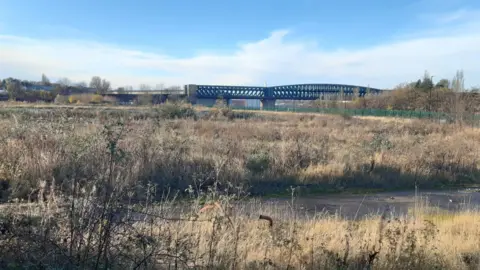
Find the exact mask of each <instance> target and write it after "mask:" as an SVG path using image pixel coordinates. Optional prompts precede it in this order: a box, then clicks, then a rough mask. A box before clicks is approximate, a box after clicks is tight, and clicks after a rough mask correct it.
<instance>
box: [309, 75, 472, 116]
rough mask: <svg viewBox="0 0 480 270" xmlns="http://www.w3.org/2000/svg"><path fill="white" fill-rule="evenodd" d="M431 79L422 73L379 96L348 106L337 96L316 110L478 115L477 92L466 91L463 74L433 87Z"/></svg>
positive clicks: (369, 95)
mask: <svg viewBox="0 0 480 270" xmlns="http://www.w3.org/2000/svg"><path fill="white" fill-rule="evenodd" d="M432 77H433V76H430V74H429V73H428V72H425V74H424V76H423V78H421V79H418V80H417V81H413V82H410V83H405V84H401V85H399V86H397V87H395V88H394V89H391V90H390V91H386V92H384V93H383V94H381V95H371V94H367V95H366V96H365V97H355V98H353V100H352V101H351V102H346V103H345V102H340V100H344V98H343V97H342V96H341V95H340V96H339V97H338V98H337V99H335V98H334V99H333V100H317V101H315V102H314V106H316V107H335V108H349V109H382V110H408V111H431V112H444V113H452V114H462V113H468V114H474V113H479V112H480V91H479V88H475V87H473V88H470V89H466V88H465V86H464V81H465V79H464V74H463V71H461V70H460V71H457V72H456V74H455V76H454V77H453V79H451V80H448V79H441V80H439V81H438V82H436V83H434V81H433V80H432Z"/></svg>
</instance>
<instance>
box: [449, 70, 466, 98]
mask: <svg viewBox="0 0 480 270" xmlns="http://www.w3.org/2000/svg"><path fill="white" fill-rule="evenodd" d="M452 90H453V91H454V92H457V93H460V92H464V91H465V78H464V77H463V70H457V73H456V74H455V76H454V77H453V80H452Z"/></svg>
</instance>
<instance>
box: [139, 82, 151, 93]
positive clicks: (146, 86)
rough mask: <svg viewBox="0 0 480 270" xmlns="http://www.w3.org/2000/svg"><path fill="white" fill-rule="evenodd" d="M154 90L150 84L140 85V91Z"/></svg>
mask: <svg viewBox="0 0 480 270" xmlns="http://www.w3.org/2000/svg"><path fill="white" fill-rule="evenodd" d="M150 90H152V87H151V86H150V85H148V84H143V83H142V84H140V91H150Z"/></svg>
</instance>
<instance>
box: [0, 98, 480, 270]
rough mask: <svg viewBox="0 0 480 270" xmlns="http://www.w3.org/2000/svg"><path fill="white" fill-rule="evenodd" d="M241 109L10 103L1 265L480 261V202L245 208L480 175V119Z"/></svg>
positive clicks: (5, 123)
mask: <svg viewBox="0 0 480 270" xmlns="http://www.w3.org/2000/svg"><path fill="white" fill-rule="evenodd" d="M243 116H245V115H236V114H235V112H233V111H231V110H230V109H228V108H227V107H225V106H222V104H218V106H217V107H216V108H214V109H213V110H211V111H208V112H207V113H206V114H204V115H200V113H199V112H198V111H195V110H193V109H192V108H191V107H190V106H187V105H184V104H165V105H161V106H156V107H151V108H148V107H144V108H141V109H140V108H138V109H135V110H133V109H128V110H127V109H121V108H114V107H111V108H107V107H93V106H92V107H87V108H83V107H67V108H62V107H50V108H44V109H39V108H8V107H6V108H2V109H1V110H0V127H1V129H0V166H1V167H0V187H1V193H0V195H1V196H2V197H1V199H2V201H3V202H4V204H3V205H2V211H1V214H0V252H2V259H1V261H0V268H2V269H18V268H22V267H23V268H41V269H54V268H55V269H59V268H60V269H100V268H101V269H107V268H108V269H167V268H174V269H185V268H196V269H198V268H202V269H278V268H282V269H283V268H288V269H300V268H307V269H338V268H342V269H364V268H365V267H371V269H391V268H392V267H394V268H396V269H439V268H440V269H462V268H464V269H468V268H469V267H476V266H477V265H478V261H479V259H478V258H479V257H478V256H479V255H478V254H480V250H479V249H478V245H477V244H476V242H475V241H474V240H473V239H477V240H478V236H480V233H479V232H478V230H477V229H476V228H477V227H478V228H480V226H475V224H477V223H478V221H479V220H480V219H479V218H478V217H480V215H478V214H476V213H467V214H463V215H459V216H455V217H453V218H452V219H447V221H445V220H441V221H439V220H435V219H433V221H422V220H423V219H422V217H423V216H421V215H419V214H418V212H416V213H417V215H416V216H415V217H403V218H400V219H395V218H390V217H389V216H387V215H384V216H383V217H378V218H369V219H367V220H362V221H346V220H342V219H339V218H332V217H327V216H316V217H314V218H310V219H304V218H299V217H297V215H296V211H298V209H293V208H292V209H291V212H288V213H283V215H279V211H275V209H266V208H262V206H260V205H258V206H256V207H253V208H249V209H242V205H241V204H238V203H237V201H238V200H241V199H242V198H245V196H247V195H259V194H271V193H275V192H283V191H285V190H286V189H288V188H290V187H292V186H299V187H306V190H308V189H309V188H312V189H315V190H317V191H318V190H345V189H349V188H359V187H361V188H372V189H373V188H381V189H382V188H383V189H394V188H414V187H415V186H417V187H419V188H432V187H441V186H447V185H449V186H452V185H464V184H473V183H478V179H479V175H480V174H479V172H478V169H479V168H478V155H477V153H478V150H479V149H480V135H479V134H480V133H478V131H477V130H476V129H472V128H465V127H460V126H458V125H452V124H444V125H442V124H437V123H431V122H427V121H420V120H405V119H403V120H400V119H390V120H386V119H374V120H372V119H365V118H359V117H346V116H340V115H331V116H326V115H300V114H286V113H284V114H270V115H268V116H267V115H264V116H262V117H252V116H249V117H243ZM303 190H305V189H303ZM292 192H293V195H294V196H293V197H292V199H294V198H295V196H296V191H295V189H293V190H292ZM29 201H30V202H32V203H26V202H29ZM199 209H202V210H199ZM260 215H262V220H258V217H259V216H260ZM430 217H431V216H430ZM270 218H273V222H272V223H271V224H272V225H271V226H270V225H269V224H270V223H269V219H270ZM264 219H265V220H264ZM466 224H468V226H466ZM459 230H461V231H459ZM475 237H477V238H475ZM452 242H453V243H452ZM455 245H456V246H455ZM452 247H454V249H455V250H454V251H452Z"/></svg>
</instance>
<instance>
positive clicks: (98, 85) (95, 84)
mask: <svg viewBox="0 0 480 270" xmlns="http://www.w3.org/2000/svg"><path fill="white" fill-rule="evenodd" d="M90 87H91V88H94V89H96V90H97V93H98V94H105V93H107V92H108V91H109V90H110V89H111V88H110V82H109V81H107V80H105V79H102V78H100V77H99V76H93V77H92V80H91V81H90Z"/></svg>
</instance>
